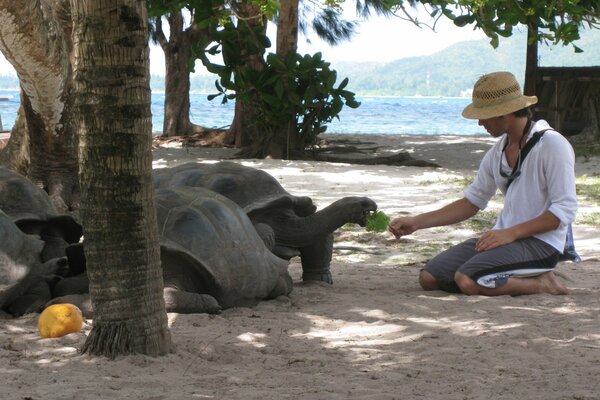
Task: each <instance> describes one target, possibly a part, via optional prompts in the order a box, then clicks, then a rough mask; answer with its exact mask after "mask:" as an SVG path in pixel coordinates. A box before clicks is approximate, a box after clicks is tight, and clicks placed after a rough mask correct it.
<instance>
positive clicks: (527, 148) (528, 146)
mask: <svg viewBox="0 0 600 400" xmlns="http://www.w3.org/2000/svg"><path fill="white" fill-rule="evenodd" d="M550 130H551V129H542V130H541V131H537V132H536V133H534V134H533V136H532V137H531V139H529V140H528V141H527V143H526V144H525V147H523V148H522V149H521V165H523V161H525V157H527V154H529V152H530V151H531V148H532V147H533V146H535V144H536V143H537V142H538V141H539V140H540V138H541V137H542V136H544V133H545V132H546V131H550ZM517 168H519V165H517V164H515V166H514V167H513V170H512V173H511V174H510V175H511V178H508V182H506V190H508V187H509V186H510V184H511V183H512V181H514V179H515V178H512V176H515V173H516V172H517V171H516V170H517Z"/></svg>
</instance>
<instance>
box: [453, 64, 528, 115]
mask: <svg viewBox="0 0 600 400" xmlns="http://www.w3.org/2000/svg"><path fill="white" fill-rule="evenodd" d="M537 101H538V99H537V97H536V96H523V93H522V92H521V87H520V86H519V82H517V80H516V79H515V76H514V75H513V74H511V73H510V72H504V71H502V72H492V73H491V74H487V75H483V76H482V77H481V78H479V80H478V81H477V83H475V87H474V88H473V102H472V103H471V104H469V105H468V106H467V107H465V109H464V110H463V112H462V116H463V117H465V118H471V119H488V118H493V117H500V116H502V115H507V114H510V113H513V112H515V111H518V110H521V109H523V108H526V107H529V106H530V105H532V104H535V103H537Z"/></svg>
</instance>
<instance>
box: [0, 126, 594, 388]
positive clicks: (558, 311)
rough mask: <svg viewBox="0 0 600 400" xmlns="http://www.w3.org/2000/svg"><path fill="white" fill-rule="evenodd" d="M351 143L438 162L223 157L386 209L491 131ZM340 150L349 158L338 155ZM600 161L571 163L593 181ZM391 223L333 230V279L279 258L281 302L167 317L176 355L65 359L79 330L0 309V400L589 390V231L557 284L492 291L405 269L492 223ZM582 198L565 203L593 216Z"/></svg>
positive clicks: (310, 191)
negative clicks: (541, 290) (470, 289)
mask: <svg viewBox="0 0 600 400" xmlns="http://www.w3.org/2000/svg"><path fill="white" fill-rule="evenodd" d="M348 138H350V139H352V140H354V141H355V143H357V147H358V150H357V151H356V152H355V153H354V156H355V157H364V156H365V154H378V155H384V154H393V153H395V152H399V151H406V152H409V153H411V155H412V156H413V157H414V158H417V159H423V160H427V161H431V162H435V163H437V164H439V165H440V166H441V167H440V168H431V167H406V166H385V165H358V164H348V163H332V162H308V161H281V160H236V162H241V163H243V164H245V165H249V166H253V167H256V168H260V169H264V170H265V171H267V172H269V173H270V174H271V175H273V176H274V177H276V178H277V179H278V180H279V181H280V182H281V184H282V186H283V187H284V188H285V189H286V190H287V191H288V192H290V193H292V194H294V195H303V196H310V197H311V198H312V199H313V200H314V202H315V203H316V204H317V206H318V207H319V208H323V207H325V206H327V205H328V204H330V203H331V202H333V201H335V200H337V199H339V198H342V197H344V196H369V197H370V198H372V199H373V200H375V201H376V202H377V204H378V206H379V209H380V210H382V211H384V212H385V213H386V214H388V215H390V216H395V215H399V214H401V213H418V212H422V211H426V210H431V209H434V208H436V207H438V206H440V205H442V204H446V203H448V202H450V201H452V200H454V199H456V198H458V197H459V196H461V194H462V190H463V188H464V186H465V185H466V184H467V182H468V181H469V179H470V178H471V177H472V176H473V175H474V172H475V170H476V168H477V166H478V164H479V161H480V159H481V157H482V156H483V154H484V152H485V151H486V150H487V149H488V148H489V147H490V146H491V144H492V143H493V141H494V139H489V138H484V137H460V136H436V137H432V136H414V135H411V136H386V135H328V136H327V139H329V140H334V141H335V140H341V139H348ZM234 153H235V150H234V149H227V148H225V149H223V148H180V147H161V148H157V149H155V150H154V167H155V168H163V167H166V166H174V165H177V164H180V163H184V162H189V161H196V162H214V161H215V160H219V159H224V158H229V157H231V156H232V155H233V154H234ZM345 156H348V155H345ZM599 172H600V158H598V157H594V158H587V159H583V158H578V159H577V174H578V175H580V176H584V175H587V176H593V175H594V176H597V174H598V173H599ZM500 205H501V198H499V197H498V198H497V199H494V201H492V204H491V206H490V208H489V210H485V212H482V213H480V214H481V215H479V216H478V219H477V221H475V222H479V224H477V223H473V222H471V223H467V222H465V223H462V224H459V225H456V226H451V227H443V228H435V229H429V230H424V231H418V232H416V233H415V234H413V235H410V236H407V237H405V238H402V239H401V240H395V239H394V238H393V237H392V236H391V235H390V234H389V233H373V232H366V230H365V229H364V228H361V227H358V226H345V227H343V228H342V229H339V230H338V231H337V232H336V241H335V250H334V254H333V261H332V272H333V279H334V284H333V285H326V284H319V283H304V282H302V281H301V279H300V277H301V266H300V264H299V261H298V260H295V259H292V262H291V264H290V268H289V269H290V273H291V274H292V277H293V279H294V290H293V292H292V293H291V294H290V296H289V297H280V298H277V299H275V300H271V301H264V302H262V303H260V304H259V305H257V306H256V307H253V308H234V309H228V310H225V311H224V312H223V313H222V314H220V315H216V316H213V315H206V314H190V315H184V314H169V323H170V327H171V334H172V339H173V343H174V345H175V351H174V352H173V353H172V354H169V355H167V356H165V357H159V358H151V357H147V356H142V355H136V356H130V357H119V358H117V359H116V360H107V359H105V358H101V357H90V356H88V355H81V354H79V352H78V350H79V348H80V347H81V346H82V344H83V343H84V341H85V338H86V335H87V334H88V333H89V331H90V329H91V325H92V321H91V320H88V321H87V322H86V324H85V326H84V329H83V330H82V332H80V333H75V334H70V335H67V336H65V337H62V338H58V339H41V338H40V336H39V333H38V331H37V317H38V316H37V315H27V316H24V317H21V318H17V319H8V320H6V319H5V320H0V324H1V329H0V344H1V345H0V356H1V358H2V360H3V363H2V367H0V371H1V373H0V398H1V399H19V400H25V399H28V400H51V399H57V400H58V399H61V400H62V399H86V400H87V399H147V400H150V399H153V400H159V399H160V400H162V399H169V400H171V399H172V400H179V399H266V400H279V399H424V400H448V399H511V400H514V399H545V400H548V399H556V400H558V399H561V400H562V399H564V400H566V399H572V400H576V399H577V400H588V399H600V382H599V380H598V374H599V373H600V367H599V365H600V318H599V317H598V316H599V313H600V250H599V249H600V232H599V230H598V229H597V228H594V227H591V226H589V225H585V224H583V223H576V224H575V225H574V232H575V240H576V246H577V250H578V251H579V253H580V255H581V256H582V258H583V261H582V262H581V263H580V264H577V265H574V264H571V263H561V264H560V265H559V267H558V269H557V273H558V275H559V279H561V281H562V282H563V283H565V284H566V285H567V286H568V287H569V288H570V289H571V293H570V294H569V295H566V296H552V295H534V296H520V297H509V296H502V297H496V298H489V297H481V296H471V297H469V296H464V295H457V294H447V293H443V292H440V291H432V292H424V291H423V290H421V289H420V288H419V286H418V283H417V275H418V271H419V269H420V268H421V267H422V266H423V265H424V263H425V262H426V261H427V260H428V259H429V258H431V257H432V256H433V255H435V254H436V253H437V252H439V251H440V250H442V249H444V248H446V247H447V246H449V245H451V244H454V243H456V242H458V241H460V240H463V239H465V238H468V237H472V236H476V235H477V233H478V231H479V230H480V229H483V228H481V226H485V225H486V224H489V223H490V222H491V221H492V220H493V212H494V210H497V209H498V208H499V207H500ZM598 211H599V207H598V206H597V205H593V204H589V203H586V202H585V200H584V199H580V209H579V214H580V215H584V214H586V213H587V214H589V213H592V212H596V213H597V212H598Z"/></svg>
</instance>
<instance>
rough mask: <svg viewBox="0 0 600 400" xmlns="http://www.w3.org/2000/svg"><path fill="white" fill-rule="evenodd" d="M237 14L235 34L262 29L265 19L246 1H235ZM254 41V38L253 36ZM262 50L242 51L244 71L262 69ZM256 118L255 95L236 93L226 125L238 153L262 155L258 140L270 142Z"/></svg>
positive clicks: (258, 115)
mask: <svg viewBox="0 0 600 400" xmlns="http://www.w3.org/2000/svg"><path fill="white" fill-rule="evenodd" d="M237 7H238V10H237V12H238V14H239V15H240V20H239V21H238V25H237V28H238V32H239V35H248V36H253V35H254V32H253V28H255V27H257V26H262V27H263V29H264V30H266V26H267V25H266V21H264V20H263V19H262V18H261V17H260V15H261V13H260V10H259V8H258V6H256V5H252V4H250V3H239V4H237ZM257 40H258V39H257ZM263 56H264V52H261V53H258V54H249V53H248V52H246V53H245V54H242V57H246V59H247V62H246V65H245V66H244V68H245V69H247V70H254V71H261V70H263V69H264V68H265V61H264V59H263ZM240 72H242V71H236V72H235V73H234V79H237V78H235V76H237V75H238V74H239V73H240ZM258 119H260V107H259V106H258V102H257V101H256V97H255V95H254V94H253V93H251V92H248V93H237V96H236V105H235V111H234V116H233V122H232V123H231V127H230V128H229V133H230V135H231V137H232V138H234V145H235V147H238V148H242V150H241V152H240V155H243V156H244V157H245V156H248V157H253V158H263V157H265V156H266V154H262V153H261V150H262V151H263V152H264V148H265V145H263V144H261V143H270V141H271V138H272V134H273V133H272V132H265V131H264V130H262V129H261V127H260V126H259V124H257V123H256V121H257V120H258Z"/></svg>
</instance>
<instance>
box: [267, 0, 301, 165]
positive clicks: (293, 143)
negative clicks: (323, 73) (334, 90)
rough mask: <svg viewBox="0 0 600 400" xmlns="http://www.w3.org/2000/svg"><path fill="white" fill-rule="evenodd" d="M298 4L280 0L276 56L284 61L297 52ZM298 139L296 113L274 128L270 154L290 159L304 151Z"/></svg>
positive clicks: (292, 0) (291, 0)
mask: <svg viewBox="0 0 600 400" xmlns="http://www.w3.org/2000/svg"><path fill="white" fill-rule="evenodd" d="M298 2H299V0H281V1H280V4H281V7H280V8H279V18H278V19H277V43H276V47H277V50H276V51H277V55H278V56H280V57H282V58H283V59H286V58H287V57H289V56H290V55H291V54H295V53H296V51H297V50H298ZM300 143H302V141H301V140H299V138H298V130H297V127H296V113H295V112H293V113H291V114H290V115H288V116H287V120H286V121H285V122H283V123H281V124H280V125H279V126H278V127H276V131H275V135H274V140H273V142H272V144H271V146H272V150H271V152H273V153H276V154H282V155H283V157H284V158H286V159H289V158H290V151H291V152H296V151H301V150H304V149H303V148H302V149H301V148H299V147H304V146H300Z"/></svg>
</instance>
